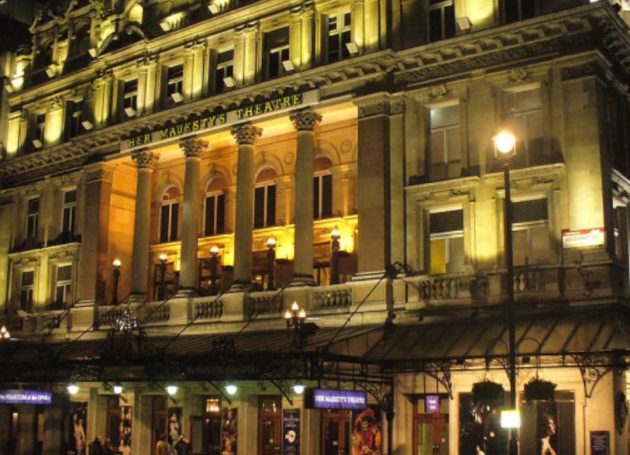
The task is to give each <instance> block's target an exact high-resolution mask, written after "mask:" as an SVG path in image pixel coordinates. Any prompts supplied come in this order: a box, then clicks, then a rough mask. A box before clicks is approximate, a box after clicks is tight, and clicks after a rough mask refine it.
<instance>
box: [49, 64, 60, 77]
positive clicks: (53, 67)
mask: <svg viewBox="0 0 630 455" xmlns="http://www.w3.org/2000/svg"><path fill="white" fill-rule="evenodd" d="M57 70H58V68H57V65H55V64H52V65H48V67H47V68H46V76H48V77H49V78H53V77H55V76H56V75H57Z"/></svg>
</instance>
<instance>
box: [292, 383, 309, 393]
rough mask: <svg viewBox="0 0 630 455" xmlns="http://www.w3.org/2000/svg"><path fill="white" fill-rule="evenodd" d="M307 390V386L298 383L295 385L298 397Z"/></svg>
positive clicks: (294, 388)
mask: <svg viewBox="0 0 630 455" xmlns="http://www.w3.org/2000/svg"><path fill="white" fill-rule="evenodd" d="M305 388H306V386H305V385H304V384H301V383H299V382H298V383H297V384H294V385H293V391H294V392H295V393H296V394H297V395H302V394H303V393H304V389H305Z"/></svg>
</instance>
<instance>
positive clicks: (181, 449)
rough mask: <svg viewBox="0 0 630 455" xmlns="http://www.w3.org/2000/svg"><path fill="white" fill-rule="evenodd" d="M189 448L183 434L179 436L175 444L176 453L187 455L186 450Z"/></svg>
mask: <svg viewBox="0 0 630 455" xmlns="http://www.w3.org/2000/svg"><path fill="white" fill-rule="evenodd" d="M189 450H190V444H188V441H187V440H186V438H184V437H183V436H180V437H179V440H178V441H177V444H175V451H176V452H177V455H188V451H189Z"/></svg>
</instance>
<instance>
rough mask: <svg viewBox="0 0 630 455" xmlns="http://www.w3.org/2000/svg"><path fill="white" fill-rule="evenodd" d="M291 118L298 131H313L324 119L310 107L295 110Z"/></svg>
mask: <svg viewBox="0 0 630 455" xmlns="http://www.w3.org/2000/svg"><path fill="white" fill-rule="evenodd" d="M289 118H290V119H291V122H292V123H293V127H294V128H295V129H296V130H297V131H313V130H314V129H315V125H317V124H318V123H319V122H321V121H322V116H321V115H320V114H318V113H317V112H315V111H314V110H312V109H310V108H306V109H302V110H299V111H295V112H293V113H292V114H291V115H290V116H289Z"/></svg>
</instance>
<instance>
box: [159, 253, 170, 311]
mask: <svg viewBox="0 0 630 455" xmlns="http://www.w3.org/2000/svg"><path fill="white" fill-rule="evenodd" d="M159 260H160V264H159V265H158V268H159V269H160V297H161V299H162V300H166V261H167V260H168V256H167V255H166V254H165V253H162V254H160V257H159Z"/></svg>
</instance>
